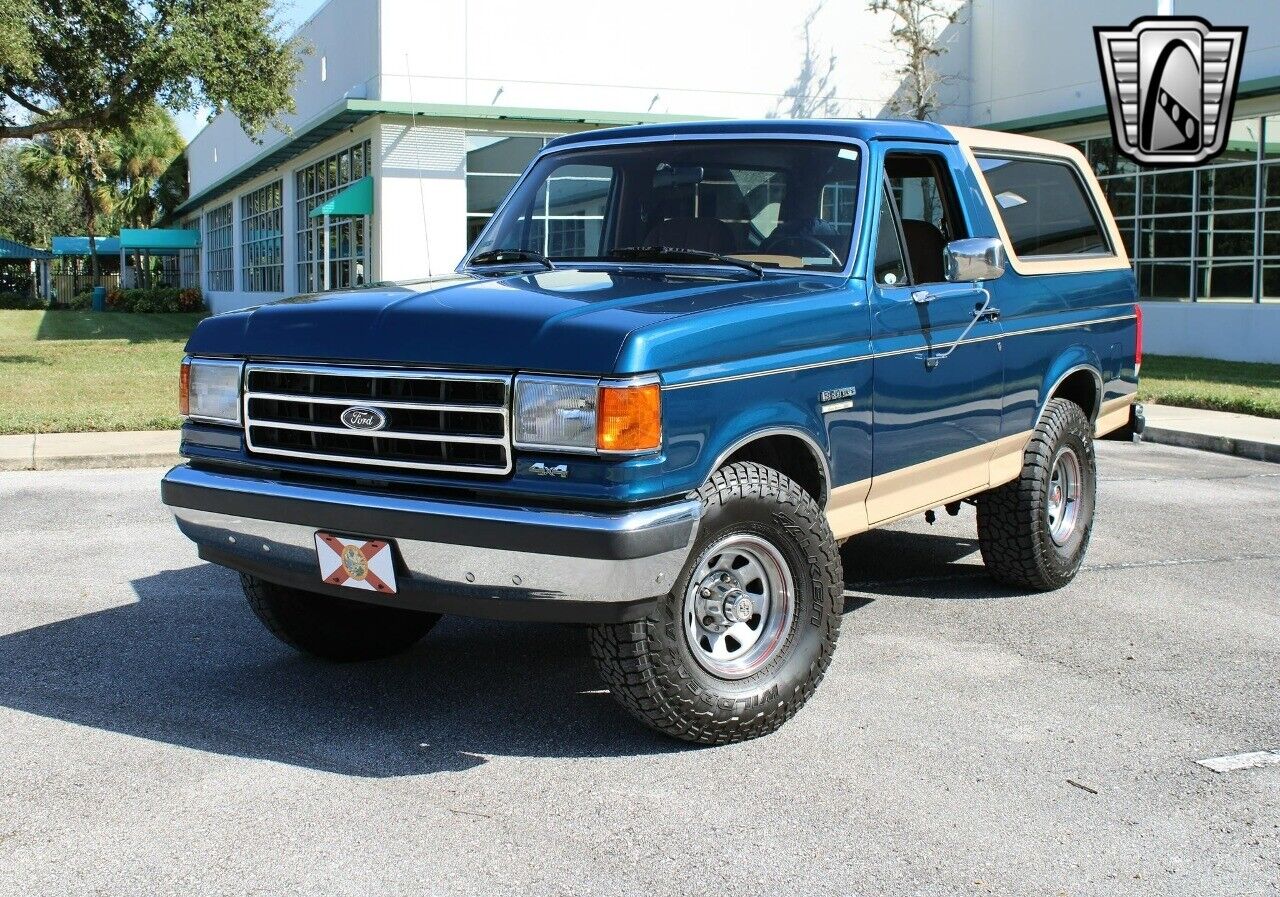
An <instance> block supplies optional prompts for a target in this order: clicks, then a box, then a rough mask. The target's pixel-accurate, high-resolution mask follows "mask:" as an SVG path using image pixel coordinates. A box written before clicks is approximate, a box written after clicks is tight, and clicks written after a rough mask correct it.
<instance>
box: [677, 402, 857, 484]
mask: <svg viewBox="0 0 1280 897" xmlns="http://www.w3.org/2000/svg"><path fill="white" fill-rule="evenodd" d="M813 426H814V422H813V420H812V419H811V415H809V414H807V413H806V412H805V410H804V409H803V408H801V407H799V406H796V405H791V404H787V405H784V406H779V405H771V406H768V407H765V408H753V409H749V410H746V411H744V412H742V413H741V414H738V415H737V416H735V417H734V418H733V420H732V421H730V422H729V425H728V426H726V427H725V428H724V432H728V433H733V434H734V435H733V437H732V438H731V439H730V441H729V442H728V443H726V444H725V445H724V448H721V449H720V450H718V451H717V452H716V453H715V455H714V458H715V460H714V461H713V462H712V463H711V465H710V466H709V467H708V468H707V469H706V470H705V471H703V476H702V478H701V481H702V482H703V483H705V482H707V481H708V480H709V479H711V475H712V474H714V473H715V472H716V471H717V470H719V469H720V467H721V465H723V464H724V462H725V461H727V460H728V459H729V458H730V457H732V456H733V454H734V452H737V451H738V450H740V449H742V448H743V447H744V446H747V445H750V444H751V443H753V442H755V441H757V440H760V439H766V438H768V437H770V436H792V437H795V438H797V439H799V440H800V441H801V442H803V443H804V444H805V446H806V447H807V448H808V449H809V453H810V454H811V455H812V456H813V459H814V461H815V462H816V463H817V465H818V470H819V472H820V473H821V476H822V495H821V496H820V497H819V498H818V505H819V507H823V508H825V507H826V506H827V499H828V498H829V497H830V495H831V489H832V482H831V460H830V457H829V454H828V450H827V447H826V446H825V445H824V444H823V441H821V440H820V439H819V437H817V436H816V435H815V434H816V433H822V434H823V436H825V435H826V434H825V430H816V431H815V430H814V428H813ZM708 455H710V453H708Z"/></svg>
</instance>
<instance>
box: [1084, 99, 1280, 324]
mask: <svg viewBox="0 0 1280 897" xmlns="http://www.w3.org/2000/svg"><path fill="white" fill-rule="evenodd" d="M1073 145H1074V146H1075V147H1076V148H1078V149H1079V150H1080V151H1081V152H1083V153H1084V154H1085V156H1086V158H1088V160H1089V163H1090V164H1091V165H1092V166H1093V170H1094V172H1095V173H1096V174H1097V175H1098V179H1099V180H1100V181H1101V182H1102V188H1103V190H1104V191H1105V192H1106V194H1107V200H1108V202H1109V203H1110V204H1111V211H1112V212H1113V213H1114V214H1115V216H1116V223H1117V224H1119V226H1120V231H1121V234H1122V235H1123V237H1124V242H1125V247H1126V248H1127V249H1128V250H1129V255H1130V257H1131V258H1132V260H1133V263H1134V272H1135V274H1136V275H1137V279H1138V290H1139V293H1140V294H1141V296H1142V298H1143V299H1166V300H1170V301H1182V302H1185V301H1192V302H1259V301H1261V302H1276V301H1280V115H1272V116H1266V117H1254V118H1237V119H1236V121H1235V122H1234V123H1233V124H1232V126H1231V133H1230V134H1229V135H1228V137H1227V148H1226V150H1225V151H1224V152H1223V153H1222V155H1220V156H1218V158H1216V159H1214V160H1213V161H1212V162H1211V163H1209V164H1207V165H1203V166H1200V167H1199V168H1184V169H1161V170H1150V169H1144V168H1141V167H1139V166H1137V165H1135V164H1134V163H1132V162H1130V161H1129V160H1128V159H1125V158H1124V157H1123V156H1120V155H1119V154H1117V153H1116V151H1115V147H1114V144H1113V143H1112V139H1111V137H1109V136H1108V137H1094V138H1090V139H1088V140H1081V141H1078V142H1076V143H1075V144H1073Z"/></svg>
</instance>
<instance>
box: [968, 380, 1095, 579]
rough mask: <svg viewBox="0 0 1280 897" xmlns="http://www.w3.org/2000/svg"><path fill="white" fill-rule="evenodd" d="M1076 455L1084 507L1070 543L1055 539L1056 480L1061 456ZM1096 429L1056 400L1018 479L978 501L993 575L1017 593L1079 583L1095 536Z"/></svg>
mask: <svg viewBox="0 0 1280 897" xmlns="http://www.w3.org/2000/svg"><path fill="white" fill-rule="evenodd" d="M1064 448H1066V449H1069V450H1071V451H1073V452H1075V454H1076V456H1077V458H1078V460H1079V462H1080V470H1081V477H1080V480H1081V482H1080V495H1079V499H1078V501H1079V502H1080V508H1079V510H1078V511H1077V514H1078V517H1077V522H1076V524H1075V529H1074V531H1073V533H1072V534H1071V536H1070V538H1069V539H1066V540H1065V542H1064V544H1062V545H1058V544H1057V543H1055V542H1054V540H1053V539H1052V538H1051V536H1050V529H1049V518H1048V503H1049V486H1050V477H1051V474H1052V471H1053V465H1054V463H1055V459H1056V458H1057V457H1058V454H1059V453H1060V452H1061V451H1062V450H1063V449H1064ZM1097 482H1098V477H1097V460H1096V457H1095V454H1094V447H1093V426H1092V425H1091V424H1090V423H1089V418H1088V416H1087V415H1085V413H1084V410H1083V409H1082V408H1081V407H1080V406H1079V405H1077V404H1076V403H1075V402H1071V401H1068V400H1067V399H1050V400H1049V404H1048V405H1047V406H1046V408H1045V412H1044V416H1043V417H1042V418H1041V420H1040V423H1039V425H1038V426H1037V427H1036V429H1035V433H1034V434H1033V435H1032V437H1031V441H1030V442H1029V443H1028V444H1027V448H1026V451H1025V452H1024V454H1023V456H1022V473H1021V474H1020V475H1019V476H1018V478H1017V479H1016V480H1014V481H1012V482H1010V483H1006V484H1005V485H1003V486H998V487H996V488H995V489H991V490H990V491H988V492H984V493H982V494H981V495H979V496H978V502H977V504H978V543H979V545H980V546H981V548H982V560H983V563H985V564H986V566H987V572H988V573H990V574H991V576H992V577H993V578H994V579H995V580H996V581H997V582H1001V583H1004V584H1005V585H1009V586H1014V587H1016V588H1026V589H1035V590H1037V591H1051V590H1053V589H1060V588H1062V587H1063V586H1065V585H1066V584H1067V583H1069V582H1071V580H1072V579H1074V578H1075V575H1076V573H1077V571H1079V569H1080V565H1081V564H1082V563H1083V562H1084V555H1085V551H1086V550H1087V549H1088V547H1089V537H1090V535H1091V534H1092V532H1093V511H1094V506H1095V504H1096V501H1097Z"/></svg>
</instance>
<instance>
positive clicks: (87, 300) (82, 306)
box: [66, 290, 93, 311]
mask: <svg viewBox="0 0 1280 897" xmlns="http://www.w3.org/2000/svg"><path fill="white" fill-rule="evenodd" d="M66 307H67V308H71V309H75V310H76V311H86V310H88V309H90V308H93V291H92V290H85V291H83V292H81V293H76V294H75V295H74V296H72V297H71V301H70V302H68V303H67V306H66Z"/></svg>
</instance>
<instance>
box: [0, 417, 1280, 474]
mask: <svg viewBox="0 0 1280 897" xmlns="http://www.w3.org/2000/svg"><path fill="white" fill-rule="evenodd" d="M1144 407H1145V408H1146V413H1147V430H1146V433H1144V434H1143V437H1142V438H1143V441H1145V442H1155V443H1159V444H1162V445H1180V446H1183V447H1185V448H1194V449H1201V450H1203V451H1208V452H1218V453H1220V454H1225V455H1238V456H1240V457H1242V458H1256V459H1258V460H1259V461H1275V462H1280V420H1272V419H1270V418H1265V417H1251V416H1250V415H1247V414H1227V413H1225V412H1222V411H1200V410H1198V409H1195V408H1178V407H1175V406H1173V405H1146V406H1144ZM178 442H179V432H178V431H177V430H162V431H158V432H149V433H148V432H142V433H42V434H38V435H35V436H0V470H57V469H59V468H88V467H164V466H167V465H171V464H178V463H181V461H182V459H181V457H179V455H178Z"/></svg>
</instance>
